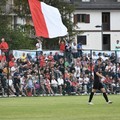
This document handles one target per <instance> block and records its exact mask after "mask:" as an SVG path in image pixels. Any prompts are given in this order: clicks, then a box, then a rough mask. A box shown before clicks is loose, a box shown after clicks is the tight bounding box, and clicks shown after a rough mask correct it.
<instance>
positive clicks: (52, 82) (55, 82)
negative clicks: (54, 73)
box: [51, 79, 58, 87]
mask: <svg viewBox="0 0 120 120" xmlns="http://www.w3.org/2000/svg"><path fill="white" fill-rule="evenodd" d="M51 85H52V86H54V87H57V85H58V83H57V81H56V80H55V79H52V80H51Z"/></svg>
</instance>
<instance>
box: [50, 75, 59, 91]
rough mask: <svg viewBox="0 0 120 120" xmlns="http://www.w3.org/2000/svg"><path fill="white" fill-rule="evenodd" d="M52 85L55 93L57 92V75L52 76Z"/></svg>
mask: <svg viewBox="0 0 120 120" xmlns="http://www.w3.org/2000/svg"><path fill="white" fill-rule="evenodd" d="M51 87H52V89H53V92H54V93H57V90H58V82H57V81H56V80H55V77H54V76H52V79H51Z"/></svg>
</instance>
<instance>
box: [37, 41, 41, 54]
mask: <svg viewBox="0 0 120 120" xmlns="http://www.w3.org/2000/svg"><path fill="white" fill-rule="evenodd" d="M36 49H37V51H40V52H41V51H42V41H41V40H40V39H37V43H36Z"/></svg>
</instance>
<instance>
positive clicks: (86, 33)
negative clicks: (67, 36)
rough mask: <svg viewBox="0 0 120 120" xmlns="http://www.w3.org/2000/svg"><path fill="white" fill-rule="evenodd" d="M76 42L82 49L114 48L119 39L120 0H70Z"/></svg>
mask: <svg viewBox="0 0 120 120" xmlns="http://www.w3.org/2000/svg"><path fill="white" fill-rule="evenodd" d="M72 2H73V4H75V6H76V10H75V12H74V15H73V18H74V19H73V21H74V22H75V23H76V27H75V30H76V31H80V32H81V33H80V34H79V35H77V36H76V40H77V42H81V43H82V44H83V48H84V49H93V50H115V44H116V41H117V40H120V22H119V21H120V0H72Z"/></svg>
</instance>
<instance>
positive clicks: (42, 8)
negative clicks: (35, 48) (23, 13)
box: [28, 0, 67, 38]
mask: <svg viewBox="0 0 120 120" xmlns="http://www.w3.org/2000/svg"><path fill="white" fill-rule="evenodd" d="M28 2H29V6H30V11H31V15H32V19H33V24H34V27H35V31H36V36H37V37H40V36H41V37H44V38H55V37H60V36H65V35H67V28H66V27H65V25H64V24H63V23H62V18H61V15H60V12H59V10H58V9H57V8H55V7H52V6H50V5H47V4H45V3H44V2H40V1H39V0H28Z"/></svg>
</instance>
